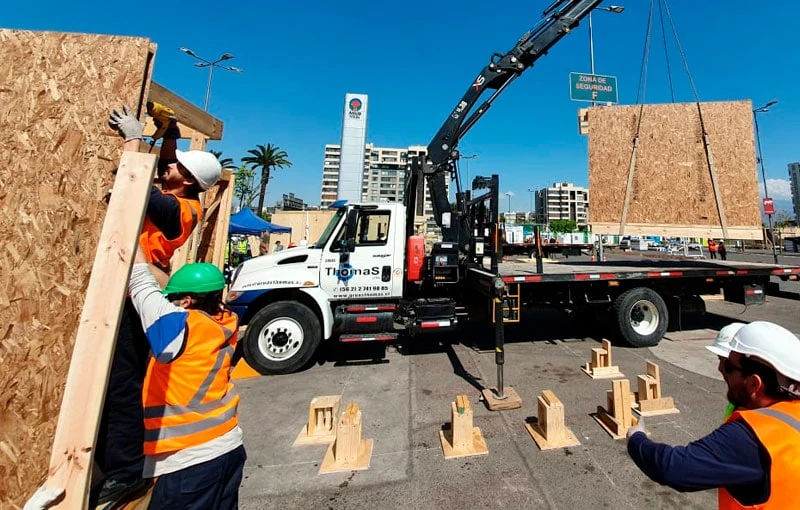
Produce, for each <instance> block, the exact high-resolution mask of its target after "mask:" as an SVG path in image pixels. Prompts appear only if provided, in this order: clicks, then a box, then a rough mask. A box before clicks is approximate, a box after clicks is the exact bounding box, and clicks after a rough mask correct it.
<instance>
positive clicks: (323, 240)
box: [309, 207, 347, 248]
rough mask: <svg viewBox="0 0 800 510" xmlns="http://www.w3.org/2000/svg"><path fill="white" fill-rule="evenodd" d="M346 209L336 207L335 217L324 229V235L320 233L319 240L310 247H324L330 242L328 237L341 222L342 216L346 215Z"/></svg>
mask: <svg viewBox="0 0 800 510" xmlns="http://www.w3.org/2000/svg"><path fill="white" fill-rule="evenodd" d="M346 209H347V208H346V207H340V208H338V209H336V214H334V215H333V218H331V221H330V222H328V226H327V227H325V230H323V231H322V235H320V236H319V239H318V240H317V242H316V243H314V244H312V245H311V246H309V248H322V247H324V246H325V245H326V244H327V243H328V239H329V238H330V237H331V235H332V234H333V231H334V230H336V226H337V225H338V224H339V221H340V220H341V219H342V216H344V213H345V210H346Z"/></svg>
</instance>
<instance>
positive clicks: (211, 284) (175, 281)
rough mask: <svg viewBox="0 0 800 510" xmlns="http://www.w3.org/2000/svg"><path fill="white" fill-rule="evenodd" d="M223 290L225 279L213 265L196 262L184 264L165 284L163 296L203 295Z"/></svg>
mask: <svg viewBox="0 0 800 510" xmlns="http://www.w3.org/2000/svg"><path fill="white" fill-rule="evenodd" d="M224 288H225V277H224V276H223V275H222V271H220V270H219V268H218V267H217V266H215V265H214V264H209V263H208V262H196V263H194V264H186V265H184V266H183V267H181V268H180V269H178V270H177V271H175V274H173V275H172V276H171V277H170V279H169V281H168V282H167V287H166V288H165V289H164V294H166V295H169V294H204V293H206V292H214V291H218V290H222V289H224Z"/></svg>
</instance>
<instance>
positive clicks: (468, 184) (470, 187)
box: [461, 154, 478, 190]
mask: <svg viewBox="0 0 800 510" xmlns="http://www.w3.org/2000/svg"><path fill="white" fill-rule="evenodd" d="M461 159H466V160H467V182H466V184H467V186H469V189H470V190H471V189H472V184H471V183H470V182H469V160H470V159H478V155H477V154H471V155H469V156H461Z"/></svg>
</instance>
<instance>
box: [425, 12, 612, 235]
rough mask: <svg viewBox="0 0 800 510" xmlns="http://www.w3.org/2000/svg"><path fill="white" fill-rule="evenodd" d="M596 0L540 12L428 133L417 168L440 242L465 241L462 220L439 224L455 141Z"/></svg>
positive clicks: (455, 155) (445, 208)
mask: <svg viewBox="0 0 800 510" xmlns="http://www.w3.org/2000/svg"><path fill="white" fill-rule="evenodd" d="M601 2H602V0H556V1H555V2H554V3H553V4H552V5H550V7H548V8H547V9H545V11H544V12H543V13H542V16H543V18H542V20H541V21H540V23H539V24H538V25H537V26H536V27H534V28H533V29H531V30H530V31H529V32H527V33H526V34H525V35H523V36H522V37H521V38H520V39H519V41H517V44H515V45H514V47H513V48H511V50H509V51H508V52H507V53H506V54H505V55H501V54H499V53H495V54H494V55H492V58H491V61H490V62H489V64H488V65H487V66H486V67H484V68H483V70H482V71H481V72H480V73H479V74H478V76H477V77H476V78H475V80H474V81H473V83H472V84H471V85H470V86H469V88H468V89H467V92H466V93H465V94H464V96H463V97H462V98H461V100H460V101H459V102H458V103H457V104H456V107H455V108H454V109H453V111H452V113H450V115H449V116H448V118H447V120H446V121H445V123H444V124H443V125H442V127H441V128H439V131H438V132H437V133H436V136H434V137H433V140H432V141H431V143H430V144H429V145H428V153H427V156H428V161H427V162H426V163H425V164H422V165H421V170H422V173H423V174H424V175H425V177H426V180H427V181H428V187H429V190H430V193H431V201H432V203H433V211H434V215H435V217H436V223H437V225H439V227H441V228H442V235H443V239H444V240H445V241H451V242H452V241H458V242H466V240H467V236H468V235H469V234H468V230H467V229H466V224H465V221H466V219H465V218H462V219H461V221H460V222H459V225H453V226H452V227H450V228H446V227H444V226H443V225H442V213H444V212H447V211H449V210H450V202H449V199H448V197H447V193H446V186H445V178H446V177H448V176H449V175H448V174H449V173H450V172H451V171H452V170H453V164H454V161H456V160H457V159H458V152H457V151H456V147H457V146H458V143H459V141H460V140H461V138H462V137H463V136H464V135H465V134H466V133H467V131H469V130H470V128H472V126H474V125H475V123H476V122H477V121H478V119H480V118H481V117H482V116H483V114H484V113H486V111H487V110H488V109H489V107H490V106H491V105H492V103H493V102H494V100H495V99H496V98H497V97H498V96H499V95H500V93H501V92H503V90H505V88H506V87H508V85H510V84H511V83H512V82H513V81H514V80H515V79H517V78H518V77H519V76H520V75H521V74H522V73H523V72H524V71H525V70H526V69H528V68H529V67H531V66H533V64H534V63H535V62H536V61H537V60H538V59H539V57H541V56H543V55H545V54H547V52H548V50H550V48H552V47H553V46H554V45H555V44H556V43H557V42H558V41H560V40H561V38H562V37H564V36H565V35H567V34H568V33H569V32H570V31H571V30H572V29H573V28H575V27H576V26H578V24H579V23H580V21H581V20H582V19H583V18H584V17H585V16H587V15H588V14H589V12H591V10H592V9H594V8H595V7H597V6H598V5H599V4H600V3H601ZM489 89H491V90H493V91H494V92H493V93H492V95H491V96H490V97H489V98H488V99H487V100H486V101H484V102H483V103H482V104H481V105H480V106H479V107H478V108H477V109H476V110H475V111H473V108H474V106H475V104H476V103H477V102H478V100H479V99H480V97H481V96H482V95H483V93H484V92H485V91H486V90H489ZM470 112H471V114H470ZM468 115H469V117H467V116H468ZM456 230H457V231H456Z"/></svg>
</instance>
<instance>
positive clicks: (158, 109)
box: [147, 101, 176, 143]
mask: <svg viewBox="0 0 800 510" xmlns="http://www.w3.org/2000/svg"><path fill="white" fill-rule="evenodd" d="M147 114H148V115H149V116H151V117H153V123H154V124H155V125H156V132H155V133H153V143H155V141H156V140H158V139H159V138H161V137H163V136H164V133H166V132H167V129H169V126H170V123H171V122H172V121H173V120H175V119H176V117H175V110H173V109H172V108H170V107H169V106H166V105H163V104H161V103H156V102H153V101H148V102H147Z"/></svg>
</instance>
